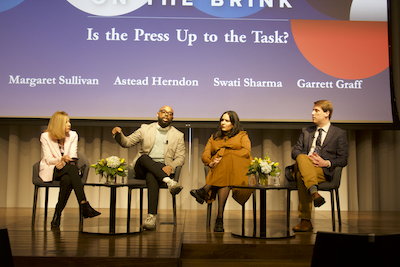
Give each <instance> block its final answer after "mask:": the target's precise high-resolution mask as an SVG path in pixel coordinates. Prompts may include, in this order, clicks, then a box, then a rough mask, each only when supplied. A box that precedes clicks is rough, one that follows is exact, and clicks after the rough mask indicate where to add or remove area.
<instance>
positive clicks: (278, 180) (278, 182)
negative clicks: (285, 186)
mask: <svg viewBox="0 0 400 267" xmlns="http://www.w3.org/2000/svg"><path fill="white" fill-rule="evenodd" d="M272 179H273V181H274V186H276V187H278V186H281V177H280V175H279V174H277V175H276V176H273V177H272Z"/></svg>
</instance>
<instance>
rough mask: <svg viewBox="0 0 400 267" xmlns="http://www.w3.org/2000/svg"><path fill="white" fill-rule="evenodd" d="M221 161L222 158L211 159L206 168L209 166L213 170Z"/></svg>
mask: <svg viewBox="0 0 400 267" xmlns="http://www.w3.org/2000/svg"><path fill="white" fill-rule="evenodd" d="M221 159H222V157H219V158H215V159H213V160H212V161H211V162H210V163H209V164H208V166H210V168H215V167H216V166H217V165H218V164H219V162H220V161H221Z"/></svg>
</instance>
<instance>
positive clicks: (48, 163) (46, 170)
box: [39, 131, 78, 182]
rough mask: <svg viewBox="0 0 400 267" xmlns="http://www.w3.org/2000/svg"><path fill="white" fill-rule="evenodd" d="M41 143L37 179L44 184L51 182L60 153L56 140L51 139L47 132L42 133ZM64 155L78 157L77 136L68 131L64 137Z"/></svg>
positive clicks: (59, 159) (73, 132)
mask: <svg viewBox="0 0 400 267" xmlns="http://www.w3.org/2000/svg"><path fill="white" fill-rule="evenodd" d="M40 142H41V143H42V155H43V158H42V159H41V160H40V167H39V177H40V178H41V179H42V180H43V181H45V182H51V181H52V180H53V173H54V168H55V164H56V163H57V162H60V161H61V157H62V156H61V152H60V148H59V146H58V142H57V140H54V139H51V138H50V136H49V133H48V132H44V133H42V135H41V136H40ZM64 155H69V156H70V157H71V158H77V157H78V134H77V132H75V131H70V132H69V136H66V137H65V142H64Z"/></svg>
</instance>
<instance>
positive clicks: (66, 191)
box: [53, 164, 86, 214]
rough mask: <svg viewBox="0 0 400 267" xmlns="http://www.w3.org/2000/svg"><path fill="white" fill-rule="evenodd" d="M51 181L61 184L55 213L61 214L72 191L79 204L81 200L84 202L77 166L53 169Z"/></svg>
mask: <svg viewBox="0 0 400 267" xmlns="http://www.w3.org/2000/svg"><path fill="white" fill-rule="evenodd" d="M53 180H56V181H60V182H61V184H60V185H61V187H60V193H59V194H58V203H57V206H56V213H58V214H61V212H62V211H63V210H64V208H65V205H67V201H68V198H69V196H70V194H71V191H72V189H74V191H75V195H76V198H77V200H78V203H79V204H80V203H81V202H82V201H83V200H84V201H86V196H85V192H83V185H82V181H81V177H80V176H79V170H78V167H77V166H75V165H73V164H67V165H65V166H64V168H62V169H61V170H58V169H57V168H54V174H53Z"/></svg>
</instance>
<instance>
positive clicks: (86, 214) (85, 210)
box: [81, 201, 101, 218]
mask: <svg viewBox="0 0 400 267" xmlns="http://www.w3.org/2000/svg"><path fill="white" fill-rule="evenodd" d="M81 205H82V206H81V208H82V215H83V218H92V217H96V216H99V215H100V214H101V213H100V212H98V211H96V210H95V209H93V208H92V206H90V204H89V202H87V201H86V202H85V203H83V204H81Z"/></svg>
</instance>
